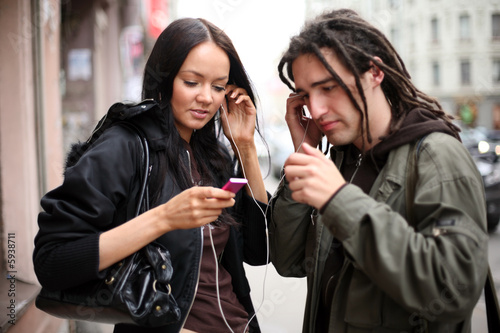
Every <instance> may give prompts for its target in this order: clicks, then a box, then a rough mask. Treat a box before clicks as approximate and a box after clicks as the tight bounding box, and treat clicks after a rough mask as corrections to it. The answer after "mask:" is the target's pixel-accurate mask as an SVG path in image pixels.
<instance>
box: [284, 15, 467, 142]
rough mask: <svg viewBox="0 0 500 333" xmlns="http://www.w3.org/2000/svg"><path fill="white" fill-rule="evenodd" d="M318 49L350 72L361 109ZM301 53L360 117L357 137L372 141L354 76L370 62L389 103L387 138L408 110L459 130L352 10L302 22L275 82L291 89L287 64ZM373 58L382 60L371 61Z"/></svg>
mask: <svg viewBox="0 0 500 333" xmlns="http://www.w3.org/2000/svg"><path fill="white" fill-rule="evenodd" d="M324 47H326V48H329V49H331V50H333V51H334V52H335V54H336V56H337V57H338V59H340V61H341V62H342V64H343V65H344V66H346V68H347V69H348V70H349V71H350V72H352V74H353V75H354V78H355V80H356V87H357V89H358V93H359V94H360V96H361V100H362V103H363V105H359V104H358V103H357V102H356V100H355V99H354V96H353V95H352V93H351V91H350V90H349V88H348V87H347V86H346V85H345V83H344V82H343V81H342V79H341V78H340V77H339V76H338V75H337V73H336V72H335V71H334V70H333V68H332V67H331V66H330V65H329V64H328V62H327V60H326V59H325V58H324V56H323V54H322V53H321V49H322V48H324ZM303 54H314V55H315V56H316V57H318V59H319V60H320V61H321V62H322V63H323V65H324V66H325V68H326V69H327V70H328V71H329V72H330V74H331V75H332V76H333V78H334V79H335V80H336V81H337V82H338V83H339V85H340V86H341V87H342V89H344V91H345V92H346V93H347V95H348V96H349V98H350V100H351V102H352V103H353V105H354V107H355V108H356V109H357V110H358V112H359V113H360V115H361V130H362V135H363V137H366V139H367V141H368V142H372V137H371V134H370V127H369V122H368V117H367V107H368V106H367V104H366V98H365V95H364V93H363V89H362V88H361V83H360V75H362V74H363V73H365V72H366V71H368V70H369V69H370V66H371V63H374V64H375V65H377V66H378V67H379V68H380V69H381V70H382V71H383V72H384V74H385V76H384V80H383V81H382V85H381V87H382V90H383V92H384V94H385V96H386V98H387V100H388V101H389V103H390V105H391V112H392V117H391V123H390V131H389V134H391V133H393V132H395V131H397V130H398V129H399V128H400V127H401V124H402V122H403V120H404V119H405V117H406V115H407V114H408V112H410V111H411V110H413V109H415V108H424V109H427V110H429V111H431V112H433V113H434V114H435V115H436V117H437V118H438V119H442V120H444V121H445V123H446V124H447V126H448V127H450V129H451V130H452V131H453V132H454V133H458V131H459V129H458V128H457V127H456V126H455V125H454V124H453V123H452V122H451V120H452V119H453V118H452V117H451V116H449V115H448V114H446V113H445V112H444V111H443V109H442V107H441V105H440V104H439V102H438V101H437V100H436V99H434V98H432V97H430V96H428V95H426V94H424V93H423V92H421V91H420V90H418V89H417V88H416V87H415V86H414V85H413V83H412V82H411V78H410V74H409V73H408V71H407V70H406V67H405V65H404V63H403V60H402V59H401V58H400V56H399V55H398V53H397V52H396V50H395V49H394V47H393V46H392V45H391V43H390V42H389V41H388V40H387V38H386V37H385V36H384V35H383V34H382V32H380V31H379V30H377V29H376V28H375V27H373V26H372V25H370V24H369V23H368V22H366V21H365V20H363V19H362V18H361V17H360V16H359V15H358V14H357V13H356V12H355V11H353V10H350V9H340V10H334V11H331V12H328V13H325V14H323V15H320V16H318V17H317V18H316V19H314V20H312V21H310V22H309V23H307V24H306V25H305V26H304V28H303V29H302V31H301V32H300V34H299V35H297V36H295V37H293V38H292V39H291V41H290V45H289V47H288V50H287V51H286V52H285V54H284V55H283V57H282V58H281V61H280V63H279V65H278V72H279V76H280V79H281V80H282V81H283V82H284V83H285V84H286V85H287V86H288V87H289V88H290V89H291V90H293V91H295V88H294V87H293V86H292V84H291V82H290V81H292V82H293V81H294V78H293V73H292V63H293V61H294V60H295V59H297V58H298V57H299V56H300V55H303ZM375 56H377V57H379V58H380V59H381V60H382V62H380V61H377V60H376V59H375V58H374V57H375ZM285 66H286V68H285ZM285 71H286V75H285ZM363 125H364V126H363ZM365 128H366V130H367V133H365V132H364V130H365ZM363 142H364V140H363Z"/></svg>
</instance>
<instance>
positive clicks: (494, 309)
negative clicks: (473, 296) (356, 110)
mask: <svg viewBox="0 0 500 333" xmlns="http://www.w3.org/2000/svg"><path fill="white" fill-rule="evenodd" d="M424 139H425V136H424V137H423V138H421V139H420V140H419V141H418V143H416V144H415V143H414V144H413V145H412V147H411V148H410V152H409V154H408V160H407V165H406V175H407V176H406V193H405V198H406V215H407V217H406V218H407V221H408V223H409V224H410V225H411V226H413V223H414V222H415V221H413V202H414V199H415V189H416V184H417V177H418V170H417V168H418V155H419V152H420V147H421V145H422V142H423V141H424ZM484 298H485V303H486V318H487V321H488V331H489V332H495V333H498V332H500V306H499V303H498V298H497V293H496V288H495V281H494V280H493V276H492V274H491V269H490V266H489V265H488V277H487V279H486V283H485V285H484Z"/></svg>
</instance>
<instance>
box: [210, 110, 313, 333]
mask: <svg viewBox="0 0 500 333" xmlns="http://www.w3.org/2000/svg"><path fill="white" fill-rule="evenodd" d="M221 109H222V113H223V114H224V116H225V117H226V121H227V127H228V128H229V135H230V137H231V140H232V142H233V144H234V147H235V148H236V152H237V154H238V156H241V155H240V150H239V149H238V146H237V145H236V142H234V137H233V132H232V131H231V126H230V125H229V119H228V117H227V114H226V111H225V110H224V106H222V105H221ZM301 126H302V124H301ZM308 128H309V121H308V122H307V125H306V128H305V131H304V137H303V138H302V141H301V142H300V145H299V147H298V148H297V151H299V149H300V147H301V146H302V144H303V143H304V141H305V138H306V134H307V129H308ZM241 171H242V172H243V177H245V178H246V173H245V166H244V165H243V163H241ZM283 178H285V174H284V173H283V176H281V178H280V180H279V183H281V182H282V181H283ZM247 185H248V188H249V189H250V193H251V195H252V199H253V201H254V202H255V204H256V205H257V207H259V209H260V211H261V213H262V215H263V216H264V222H265V225H266V268H265V271H264V281H263V282H262V301H261V303H260V305H259V306H258V307H257V309H256V310H255V313H254V314H253V315H252V317H251V318H250V319H249V320H248V323H247V325H246V326H245V329H244V330H243V333H245V332H247V329H248V325H250V322H251V321H252V320H253V319H254V318H255V316H256V315H257V313H258V312H259V311H260V308H261V307H262V306H263V304H264V299H265V290H266V278H267V268H268V266H269V230H268V226H267V210H268V209H269V205H270V203H271V201H272V199H273V198H274V195H273V196H271V198H270V199H269V201H268V203H267V207H266V210H265V212H264V211H263V210H262V208H261V207H260V206H259V204H258V202H257V200H256V199H255V195H254V194H253V191H252V187H251V186H250V184H247ZM209 233H210V241H211V243H212V250H213V253H214V258H215V283H216V290H217V302H218V304H219V310H220V313H221V315H222V319H223V320H224V323H225V324H226V326H227V327H228V328H229V330H230V331H231V332H232V333H234V331H233V330H232V328H231V326H230V325H229V324H228V322H227V320H226V317H225V316H224V311H223V310H222V305H221V302H220V292H219V262H218V261H217V252H216V250H215V245H214V242H213V238H212V230H211V228H210V227H209Z"/></svg>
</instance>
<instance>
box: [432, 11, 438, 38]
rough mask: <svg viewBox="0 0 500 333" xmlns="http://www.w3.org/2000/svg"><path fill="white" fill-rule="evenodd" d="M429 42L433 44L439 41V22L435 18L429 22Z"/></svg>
mask: <svg viewBox="0 0 500 333" xmlns="http://www.w3.org/2000/svg"><path fill="white" fill-rule="evenodd" d="M431 41H432V42H433V43H437V42H438V41H439V21H438V19H437V18H436V17H435V18H433V19H432V20H431Z"/></svg>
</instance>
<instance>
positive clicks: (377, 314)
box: [345, 270, 383, 328]
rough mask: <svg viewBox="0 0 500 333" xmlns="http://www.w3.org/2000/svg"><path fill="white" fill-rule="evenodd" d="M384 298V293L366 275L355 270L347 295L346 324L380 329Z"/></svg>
mask: <svg viewBox="0 0 500 333" xmlns="http://www.w3.org/2000/svg"><path fill="white" fill-rule="evenodd" d="M382 297H383V296H382V291H380V289H378V288H377V287H376V286H375V285H374V284H373V283H372V282H371V281H370V279H368V277H367V276H366V275H365V274H363V273H362V272H361V271H359V270H354V272H353V275H352V279H351V283H350V285H349V290H348V293H347V302H346V304H347V305H346V312H345V321H346V323H348V324H349V325H352V326H354V327H360V328H374V327H379V326H380V325H381V323H382V315H381V304H382Z"/></svg>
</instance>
